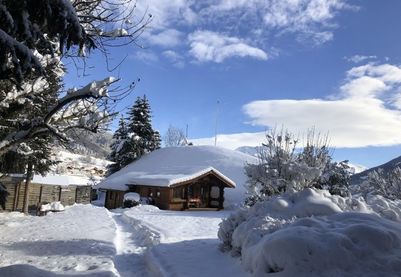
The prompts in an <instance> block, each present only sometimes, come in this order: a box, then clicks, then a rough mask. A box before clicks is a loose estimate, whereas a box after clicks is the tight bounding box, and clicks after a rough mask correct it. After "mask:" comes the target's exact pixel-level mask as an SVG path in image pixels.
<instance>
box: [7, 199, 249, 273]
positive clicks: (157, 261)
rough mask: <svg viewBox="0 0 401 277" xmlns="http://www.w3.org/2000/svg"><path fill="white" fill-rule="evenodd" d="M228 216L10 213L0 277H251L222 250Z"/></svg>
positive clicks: (149, 209)
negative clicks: (222, 229) (224, 221)
mask: <svg viewBox="0 0 401 277" xmlns="http://www.w3.org/2000/svg"><path fill="white" fill-rule="evenodd" d="M227 215H228V213H227V212H172V211H161V210H159V209H157V208H156V207H153V206H141V207H139V208H133V209H129V210H115V211H113V212H110V211H108V210H106V209H105V208H100V207H94V206H92V205H76V206H72V207H68V208H67V209H66V210H65V211H64V212H62V213H54V214H49V215H47V216H44V217H37V216H24V215H22V214H20V213H3V214H0V276H1V277H14V276H18V277H58V276H64V277H67V276H81V277H82V276H85V277H103V276H104V277H135V276H141V277H148V276H149V277H155V276H157V277H159V276H160V277H169V276H177V277H180V276H182V277H187V276H188V277H197V276H199V277H201V276H202V277H203V276H230V277H231V276H232V277H240V276H241V277H242V276H248V274H246V273H245V272H244V271H243V269H242V268H241V266H240V265H239V264H238V259H233V258H231V257H230V256H229V255H226V254H223V253H221V252H220V251H219V250H218V244H219V241H218V239H217V230H218V224H219V222H220V221H221V218H222V217H226V216H227Z"/></svg>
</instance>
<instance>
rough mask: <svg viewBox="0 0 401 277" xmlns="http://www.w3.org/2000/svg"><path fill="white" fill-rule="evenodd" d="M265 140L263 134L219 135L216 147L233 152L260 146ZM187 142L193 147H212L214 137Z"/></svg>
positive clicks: (264, 134)
mask: <svg viewBox="0 0 401 277" xmlns="http://www.w3.org/2000/svg"><path fill="white" fill-rule="evenodd" d="M265 139H266V133H265V132H258V133H238V134H220V135H218V136H217V143H216V145H217V146H220V147H224V148H228V149H233V150H234V149H237V148H238V147H241V146H260V145H261V144H262V142H264V141H265ZM189 141H190V142H192V143H193V144H194V145H214V137H211V138H199V139H190V140H189Z"/></svg>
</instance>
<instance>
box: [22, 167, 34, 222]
mask: <svg viewBox="0 0 401 277" xmlns="http://www.w3.org/2000/svg"><path fill="white" fill-rule="evenodd" d="M32 177H33V164H32V163H31V162H28V167H27V170H26V180H25V193H24V206H23V209H22V210H23V212H24V213H25V214H28V208H29V207H28V206H29V189H30V186H31V181H32Z"/></svg>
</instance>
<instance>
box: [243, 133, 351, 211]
mask: <svg viewBox="0 0 401 277" xmlns="http://www.w3.org/2000/svg"><path fill="white" fill-rule="evenodd" d="M266 139H267V142H266V143H264V144H262V146H261V147H260V148H259V153H258V158H259V163H258V164H248V165H246V166H245V173H246V175H247V176H248V178H249V179H248V192H247V193H248V197H247V199H246V201H245V204H246V205H249V206H251V205H253V204H255V202H257V201H261V200H263V199H266V198H268V197H271V196H272V195H277V194H281V193H284V192H288V191H292V192H295V191H300V190H302V189H304V188H310V187H316V188H324V189H328V190H329V191H330V192H331V193H334V194H340V195H345V194H346V193H347V192H348V185H349V177H350V173H349V170H348V169H349V167H348V166H347V161H344V162H341V163H335V162H332V161H331V156H330V153H329V148H328V146H327V139H326V138H321V137H320V136H319V135H318V136H315V134H314V132H313V131H310V132H309V133H308V137H307V141H306V146H305V147H303V148H302V149H300V150H299V149H298V148H297V143H298V140H297V139H295V138H294V135H292V134H290V133H289V132H287V131H284V130H281V132H279V133H276V131H275V130H273V131H271V132H270V133H269V134H267V135H266Z"/></svg>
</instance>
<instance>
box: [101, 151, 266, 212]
mask: <svg viewBox="0 0 401 277" xmlns="http://www.w3.org/2000/svg"><path fill="white" fill-rule="evenodd" d="M257 161H258V160H257V158H255V157H252V156H250V155H247V154H244V153H241V152H238V151H233V150H228V149H224V148H220V147H213V146H187V147H169V148H161V149H158V150H156V151H153V152H151V153H149V154H147V155H145V156H143V157H142V158H141V159H139V160H138V161H136V162H133V163H131V164H130V165H128V166H126V167H124V168H123V169H121V170H120V171H118V172H116V173H114V174H112V175H110V176H109V177H108V178H106V179H104V180H103V181H102V182H100V183H99V184H98V185H97V186H96V187H97V188H104V189H116V190H123V191H125V190H127V186H126V184H142V185H154V186H168V185H171V184H173V183H176V182H181V181H183V180H187V179H188V178H193V177H194V176H195V177H196V176H198V175H199V174H202V173H204V172H206V171H210V170H212V169H215V170H216V171H217V173H221V174H222V177H224V178H226V179H228V181H230V180H232V181H233V182H234V183H235V184H236V188H235V189H230V188H227V189H226V190H225V195H224V197H225V199H226V201H225V203H224V205H225V207H229V206H231V205H235V204H238V203H241V202H242V200H243V199H244V197H245V187H244V185H245V183H246V181H247V177H246V175H245V172H244V166H245V165H246V163H257Z"/></svg>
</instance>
